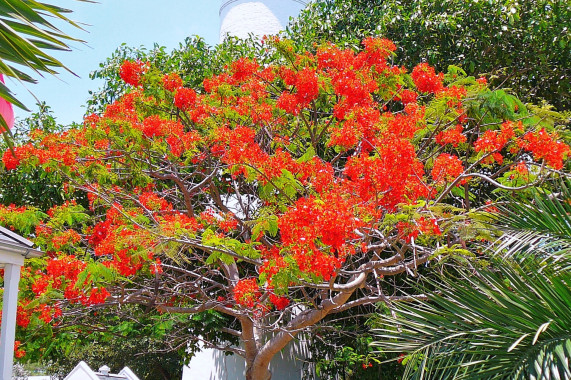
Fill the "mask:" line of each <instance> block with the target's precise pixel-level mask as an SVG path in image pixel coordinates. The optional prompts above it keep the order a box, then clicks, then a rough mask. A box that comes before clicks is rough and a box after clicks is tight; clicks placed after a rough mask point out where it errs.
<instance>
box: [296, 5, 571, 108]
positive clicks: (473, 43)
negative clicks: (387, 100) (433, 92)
mask: <svg viewBox="0 0 571 380" xmlns="http://www.w3.org/2000/svg"><path fill="white" fill-rule="evenodd" d="M569 20H571V6H570V5H569V2H568V1H564V0H541V1H520V2H517V1H507V2H506V1H500V0H491V1H463V0H444V1H430V0H420V1H402V0H373V1H371V0H319V1H315V2H312V3H310V5H309V6H308V7H307V8H306V10H304V11H303V12H302V14H301V15H300V16H299V17H298V18H297V20H296V21H295V22H294V23H293V24H292V25H290V27H289V30H288V33H287V35H288V36H290V38H294V39H296V40H298V41H300V42H302V43H303V44H304V45H305V46H307V47H311V46H312V45H313V44H314V43H315V42H317V43H318V44H319V43H322V42H324V41H330V42H333V43H337V44H346V45H347V46H357V45H358V43H359V42H360V41H361V40H362V39H363V38H365V37H368V36H371V35H373V36H374V35H380V36H383V37H387V38H390V39H392V40H393V41H395V42H396V43H397V45H399V47H400V49H399V51H398V52H397V56H398V59H399V62H402V63H403V64H404V65H406V66H408V67H410V66H412V65H415V64H416V63H417V62H422V61H426V62H428V63H429V64H431V65H433V66H435V67H436V68H437V69H439V70H445V69H446V68H447V67H448V66H449V65H457V66H461V67H462V68H463V69H464V70H466V71H467V72H469V73H470V74H472V75H475V74H480V75H484V74H485V75H486V77H488V78H489V79H490V84H491V85H492V86H505V87H511V88H513V89H515V90H516V91H517V92H518V94H519V95H520V96H521V97H522V99H523V100H524V101H527V102H537V101H538V99H545V100H547V101H548V102H549V103H551V104H553V105H554V106H556V107H557V108H559V109H570V108H571V107H570V106H571V97H570V96H569V94H570V93H571V91H570V90H571V87H570V86H571V85H570V81H569V80H568V78H570V77H571V72H570V71H569V70H570V69H569V65H568V62H570V61H571V49H570V43H571V41H570V39H569V36H570V34H569V28H570V27H571V24H570V23H569Z"/></svg>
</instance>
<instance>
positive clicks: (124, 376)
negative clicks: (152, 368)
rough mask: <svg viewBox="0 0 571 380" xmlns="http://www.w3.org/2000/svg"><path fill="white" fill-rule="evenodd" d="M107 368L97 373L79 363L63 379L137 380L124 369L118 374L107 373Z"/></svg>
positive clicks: (131, 373)
mask: <svg viewBox="0 0 571 380" xmlns="http://www.w3.org/2000/svg"><path fill="white" fill-rule="evenodd" d="M109 371H110V369H109V367H107V366H103V367H101V368H99V370H98V371H97V372H95V371H94V370H92V369H91V368H89V366H88V365H87V363H86V362H84V361H81V362H79V364H78V365H76V366H75V368H74V369H72V370H71V372H70V373H69V374H68V375H67V376H66V377H65V379H64V380H139V378H138V377H137V375H135V374H134V373H133V371H131V370H130V369H129V367H125V368H123V369H122V370H121V372H119V373H118V374H116V375H114V374H112V373H109Z"/></svg>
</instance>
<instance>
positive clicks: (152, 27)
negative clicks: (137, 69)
mask: <svg viewBox="0 0 571 380" xmlns="http://www.w3.org/2000/svg"><path fill="white" fill-rule="evenodd" d="M49 3H53V4H57V5H59V6H62V7H65V8H69V9H72V10H73V13H72V14H71V16H70V18H71V19H73V20H74V21H79V22H81V23H84V24H87V25H85V26H84V29H85V30H86V31H85V32H83V31H81V30H78V29H73V28H63V29H64V31H66V32H67V33H69V34H72V35H73V36H74V37H77V38H80V39H82V40H84V41H86V43H87V44H74V45H73V51H71V52H61V53H57V54H54V55H55V56H56V58H58V59H60V61H62V62H63V63H64V64H65V65H66V66H67V67H69V69H70V70H72V71H73V72H74V73H76V74H77V75H78V76H79V78H78V77H75V76H73V75H71V74H69V73H67V72H62V73H61V74H60V75H59V76H58V78H54V77H49V76H45V77H43V78H42V77H38V78H37V79H38V82H39V83H38V84H35V85H27V86H26V87H27V89H28V90H30V91H32V92H33V93H34V95H35V96H36V97H37V98H38V99H40V100H43V101H45V102H46V103H47V104H48V105H49V106H51V107H52V109H53V111H54V114H55V116H56V119H57V120H58V121H59V122H60V123H62V124H68V123H71V122H72V121H76V122H81V121H82V117H83V115H84V113H85V108H84V107H83V105H84V104H85V103H86V100H87V98H88V97H89V94H88V91H89V90H96V89H98V88H99V87H100V86H101V83H100V82H97V81H93V80H91V79H89V73H90V72H91V71H93V70H95V69H97V67H98V65H99V63H100V62H103V61H104V60H105V58H107V57H109V56H110V55H111V54H112V53H113V51H114V50H115V49H116V48H117V47H118V46H119V45H121V44H122V43H126V44H127V45H129V46H134V47H139V46H145V47H147V48H152V46H153V45H154V43H155V42H156V43H158V44H159V45H163V46H166V47H167V48H168V49H169V50H171V49H173V48H175V47H178V44H179V43H180V42H182V41H183V40H184V39H185V37H188V36H192V35H199V36H201V37H203V38H204V39H205V40H206V42H207V43H209V44H211V45H214V44H216V43H217V42H218V38H219V37H218V31H219V25H220V22H219V18H218V10H219V7H220V5H219V4H220V1H218V0H162V1H156V0H98V3H84V2H79V1H74V0H50V1H49ZM58 25H59V26H63V25H61V24H58ZM7 84H8V85H9V86H10V88H11V89H12V90H13V91H14V92H15V93H16V94H17V96H18V99H20V100H21V101H23V102H24V104H26V105H27V106H28V108H30V109H31V110H35V109H36V107H35V103H36V100H35V99H34V98H33V97H32V95H30V94H29V93H28V91H27V90H26V88H24V87H23V86H22V85H20V84H19V83H17V82H13V81H12V83H10V82H9V83H7ZM15 113H16V117H20V118H21V117H26V116H27V115H28V113H27V112H25V111H22V110H19V109H15Z"/></svg>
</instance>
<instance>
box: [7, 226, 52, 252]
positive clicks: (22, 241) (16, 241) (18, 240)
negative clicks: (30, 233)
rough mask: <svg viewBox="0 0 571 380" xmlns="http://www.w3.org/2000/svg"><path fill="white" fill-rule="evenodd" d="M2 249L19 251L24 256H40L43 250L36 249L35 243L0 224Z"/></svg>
mask: <svg viewBox="0 0 571 380" xmlns="http://www.w3.org/2000/svg"><path fill="white" fill-rule="evenodd" d="M0 250H4V251H9V252H14V253H19V254H21V255H22V256H24V257H40V256H42V255H43V253H42V252H41V251H38V250H37V249H34V243H32V242H31V241H29V240H28V239H26V238H24V237H22V236H20V235H18V234H17V233H15V232H12V231H10V230H9V229H7V228H4V227H2V226H0Z"/></svg>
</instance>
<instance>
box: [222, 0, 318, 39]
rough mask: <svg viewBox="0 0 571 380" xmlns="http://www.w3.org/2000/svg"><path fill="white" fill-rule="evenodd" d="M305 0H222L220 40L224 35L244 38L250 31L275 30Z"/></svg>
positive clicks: (259, 33)
mask: <svg viewBox="0 0 571 380" xmlns="http://www.w3.org/2000/svg"><path fill="white" fill-rule="evenodd" d="M307 3H308V1H307V0H305V1H302V0H222V5H221V6H220V42H222V41H223V40H224V38H226V36H236V37H239V38H246V37H248V35H249V34H250V33H253V34H254V35H256V36H259V37H261V36H264V35H272V34H277V33H278V32H280V31H282V30H284V29H285V27H286V26H287V24H288V22H289V18H290V17H295V16H297V15H298V14H299V12H300V11H301V10H302V9H303V8H305V6H306V4H307Z"/></svg>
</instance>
